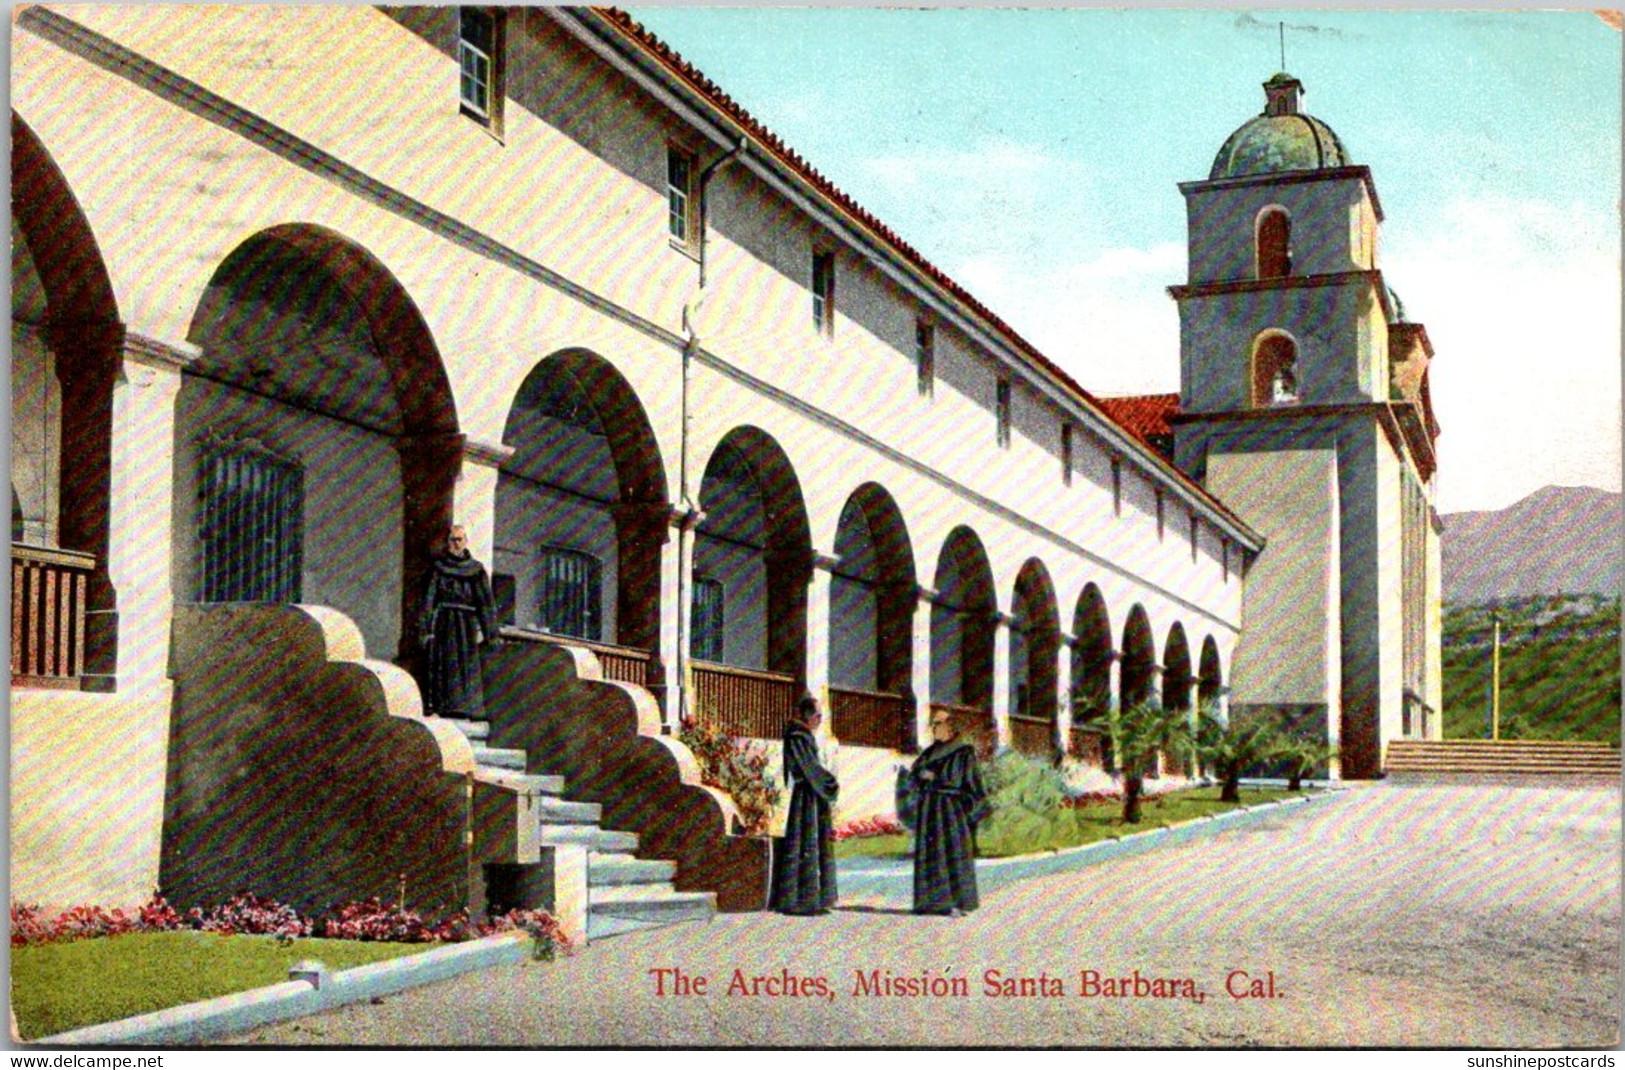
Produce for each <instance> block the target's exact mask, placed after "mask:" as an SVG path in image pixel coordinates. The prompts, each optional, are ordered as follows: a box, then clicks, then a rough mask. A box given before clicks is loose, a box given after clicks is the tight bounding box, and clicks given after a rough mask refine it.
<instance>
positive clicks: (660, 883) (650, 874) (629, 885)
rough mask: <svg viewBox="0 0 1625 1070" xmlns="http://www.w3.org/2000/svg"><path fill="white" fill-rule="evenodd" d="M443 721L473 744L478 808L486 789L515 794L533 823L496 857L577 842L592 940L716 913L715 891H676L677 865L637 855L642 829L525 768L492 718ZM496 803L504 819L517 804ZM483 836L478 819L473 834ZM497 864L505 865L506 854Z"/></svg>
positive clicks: (554, 871) (554, 874) (522, 814)
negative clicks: (626, 827) (613, 825)
mask: <svg viewBox="0 0 1625 1070" xmlns="http://www.w3.org/2000/svg"><path fill="white" fill-rule="evenodd" d="M440 720H444V721H445V723H447V724H450V725H452V726H454V727H455V728H456V729H457V730H458V731H460V732H461V733H462V734H463V735H464V736H466V737H467V738H468V741H469V744H470V745H471V746H472V747H473V750H474V761H475V769H474V783H475V785H476V787H475V796H476V808H477V809H478V808H479V807H480V806H481V803H482V801H484V800H482V798H481V797H482V795H484V794H486V793H492V794H493V795H496V796H497V798H498V799H501V798H504V797H506V798H509V799H511V798H513V797H515V796H517V797H518V800H519V801H518V803H517V811H518V812H517V817H516V820H517V821H519V822H525V823H528V825H527V827H524V828H522V829H520V830H518V832H519V834H518V835H516V836H515V837H514V840H513V842H512V844H511V845H509V846H504V847H493V848H488V851H492V852H494V853H497V854H498V855H499V856H506V855H508V854H510V852H511V853H512V854H514V855H517V856H518V857H519V858H520V859H522V860H523V859H525V858H526V856H527V855H540V854H541V853H543V852H547V851H548V849H557V848H571V847H575V848H580V849H581V850H582V851H584V852H585V856H586V886H587V904H586V905H587V927H586V928H587V938H588V939H589V940H596V939H602V938H604V937H608V936H615V935H618V934H620V933H625V932H632V931H634V930H637V929H647V928H653V927H656V926H660V925H672V924H675V923H677V922H683V921H709V920H710V919H711V918H712V917H713V916H714V915H715V914H716V895H715V894H714V893H711V892H679V891H677V890H676V888H675V887H674V886H673V883H672V882H673V880H674V878H675V877H676V872H677V866H676V863H674V862H670V861H664V860H656V859H644V858H639V857H637V852H638V836H637V834H636V833H633V832H625V831H620V830H615V829H605V828H603V827H602V825H601V823H600V822H601V821H602V819H603V807H602V806H601V805H599V804H598V803H590V802H577V801H572V800H570V799H568V798H566V797H565V790H566V785H565V781H564V778H563V777H562V776H550V775H543V774H534V773H526V772H525V766H526V754H525V752H524V751H523V750H519V749H516V748H503V747H492V746H490V745H489V744H488V742H487V741H488V739H489V737H490V731H491V725H490V723H489V722H487V721H465V720H456V719H450V718H441V719H440ZM495 805H496V806H497V807H500V808H501V809H500V810H499V811H498V813H499V814H500V817H499V820H500V821H501V822H502V823H503V824H506V820H507V814H508V812H509V809H508V808H509V806H512V805H514V804H511V803H505V802H496V803H495ZM480 838H481V833H480V827H479V826H478V825H477V826H476V840H477V841H478V840H479V839H480ZM497 864H498V865H505V864H508V859H507V858H506V857H504V859H503V861H502V862H499V863H497ZM522 864H523V863H521V865H522ZM547 868H550V872H547V873H545V874H544V877H545V878H551V879H552V883H553V888H552V889H550V891H551V892H552V893H553V894H557V893H558V883H557V882H558V880H559V877H560V873H559V868H558V867H556V866H554V867H547ZM496 894H497V895H498V896H499V897H500V896H501V895H503V894H507V893H506V892H505V891H504V890H497V892H496Z"/></svg>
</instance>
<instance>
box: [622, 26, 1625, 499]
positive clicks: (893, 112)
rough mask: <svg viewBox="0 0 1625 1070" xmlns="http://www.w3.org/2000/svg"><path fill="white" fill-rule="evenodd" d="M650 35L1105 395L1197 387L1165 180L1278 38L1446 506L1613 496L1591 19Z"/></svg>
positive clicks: (1615, 394)
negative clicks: (1426, 386) (1424, 340)
mask: <svg viewBox="0 0 1625 1070" xmlns="http://www.w3.org/2000/svg"><path fill="white" fill-rule="evenodd" d="M632 13H633V15H634V17H636V18H638V19H639V20H640V21H642V22H643V23H644V24H645V25H646V26H648V27H649V29H651V30H653V31H654V32H655V33H656V34H657V35H659V36H660V37H662V38H663V39H664V40H666V41H667V42H668V43H669V44H671V45H672V46H673V47H674V48H676V49H677V50H678V51H679V52H681V53H682V54H683V55H684V56H685V57H686V58H687V59H689V60H690V61H692V62H694V63H695V64H696V65H698V66H699V67H700V68H701V69H702V70H703V71H705V72H706V73H707V74H708V75H709V76H711V77H712V78H713V79H714V80H716V81H717V82H718V83H719V84H720V85H721V86H722V87H723V89H724V90H725V91H727V92H728V93H729V94H730V95H732V96H733V97H734V98H735V99H736V100H738V101H739V102H740V103H741V104H743V105H744V106H745V107H746V108H747V109H749V110H750V111H751V112H752V113H753V114H755V115H756V116H757V117H758V118H759V119H761V120H762V121H764V122H765V123H767V124H768V126H770V127H771V128H773V129H774V130H775V131H777V132H778V133H779V134H780V135H782V136H783V137H784V138H785V139H786V140H787V141H788V142H789V143H790V144H791V145H792V146H793V147H794V148H796V149H797V150H798V151H800V152H802V153H803V154H804V155H805V156H806V157H807V158H808V159H809V160H810V161H811V162H812V163H813V165H814V166H815V167H817V168H819V169H820V170H821V171H823V172H824V173H825V174H826V175H828V176H829V177H830V178H831V179H832V180H833V181H835V182H836V183H837V184H838V185H840V186H841V187H842V188H843V189H845V190H846V191H847V192H849V193H850V194H852V195H853V196H854V197H855V198H856V199H857V200H858V201H859V203H861V204H863V205H864V206H865V207H866V208H868V209H870V210H871V211H873V212H874V213H875V214H876V215H878V216H879V217H880V218H881V219H883V220H885V221H886V222H887V223H888V224H889V225H891V226H892V227H893V228H894V229H895V230H897V231H898V232H899V233H900V234H901V235H902V236H903V237H904V238H905V239H907V240H908V241H910V242H911V243H912V244H914V245H915V246H916V247H917V248H919V249H920V251H921V252H923V253H924V254H925V255H926V256H927V257H928V258H930V259H931V260H932V261H934V262H935V263H937V264H938V265H939V266H940V267H942V268H943V269H944V270H946V271H947V272H948V273H949V274H950V275H952V276H953V277H954V278H955V279H957V280H958V281H959V282H960V283H961V284H963V285H964V286H966V287H967V288H968V289H969V290H970V291H971V292H972V293H974V294H976V296H977V297H978V298H980V299H981V300H983V301H984V302H985V303H987V304H988V305H989V306H990V307H992V308H993V309H994V310H995V311H997V312H998V313H999V314H1000V315H1001V316H1003V317H1004V318H1005V319H1007V320H1008V321H1009V322H1011V323H1012V325H1014V326H1015V327H1016V328H1017V329H1018V330H1020V331H1021V332H1022V333H1023V334H1024V335H1026V336H1027V337H1028V338H1029V339H1030V340H1031V341H1033V342H1034V343H1035V344H1037V345H1038V346H1039V347H1040V348H1041V349H1042V350H1044V352H1045V353H1046V354H1048V355H1049V356H1051V357H1052V358H1054V359H1056V360H1057V361H1058V362H1060V363H1061V364H1062V365H1064V366H1065V367H1067V368H1068V370H1070V371H1071V372H1072V373H1073V374H1074V375H1075V376H1076V377H1077V378H1078V379H1079V381H1080V382H1082V383H1083V384H1084V386H1085V387H1087V388H1089V389H1091V390H1093V391H1095V392H1097V393H1101V394H1113V393H1132V392H1140V391H1154V390H1175V389H1177V388H1178V318H1177V315H1176V312H1175V309H1174V305H1173V302H1172V300H1171V299H1169V298H1168V297H1167V295H1166V293H1165V290H1164V288H1165V287H1166V286H1167V285H1169V284H1171V283H1176V282H1180V281H1183V277H1184V272H1185V261H1184V240H1185V219H1184V202H1183V199H1182V198H1181V197H1180V195H1179V192H1178V190H1177V189H1176V188H1175V183H1177V182H1180V181H1189V180H1192V179H1201V178H1205V177H1207V173H1208V168H1209V167H1210V166H1211V165H1212V162H1213V156H1214V153H1215V152H1217V150H1218V147H1219V145H1220V144H1221V143H1222V142H1223V141H1224V139H1225V137H1226V136H1227V135H1228V134H1229V133H1230V132H1231V131H1232V130H1233V129H1235V127H1237V126H1239V125H1240V124H1241V123H1242V122H1243V121H1245V120H1246V119H1247V118H1248V117H1249V116H1252V115H1255V114H1257V113H1258V112H1259V111H1260V110H1261V109H1262V106H1263V91H1262V89H1261V88H1260V83H1262V82H1263V81H1264V79H1266V78H1267V77H1269V75H1270V74H1272V73H1273V72H1274V71H1275V70H1276V69H1278V68H1279V67H1280V48H1279V39H1278V30H1277V23H1279V22H1284V23H1285V24H1286V35H1285V36H1286V58H1287V63H1286V66H1287V69H1288V70H1290V71H1291V72H1292V73H1293V74H1295V75H1296V76H1298V77H1299V78H1300V79H1302V80H1303V82H1304V85H1305V88H1306V90H1307V94H1306V96H1305V99H1304V106H1305V109H1306V110H1307V111H1309V112H1310V113H1311V114H1314V115H1316V116H1317V117H1319V118H1321V119H1323V120H1325V121H1326V122H1328V123H1329V124H1330V125H1331V126H1332V127H1333V128H1334V129H1335V130H1336V131H1337V132H1338V134H1339V136H1340V137H1341V138H1342V139H1343V142H1344V144H1345V145H1346V146H1347V148H1348V150H1349V152H1350V154H1351V156H1352V157H1353V159H1354V160H1355V162H1357V163H1364V164H1368V165H1370V167H1371V168H1372V172H1373V176H1374V178H1375V181H1376V186H1377V190H1378V194H1379V196H1380V197H1381V199H1382V204H1383V208H1384V211H1385V212H1386V214H1387V222H1386V224H1385V226H1384V230H1383V234H1382V242H1381V244H1380V246H1379V263H1380V266H1382V267H1383V269H1384V272H1385V274H1386V276H1387V278H1388V281H1389V283H1390V285H1392V286H1393V287H1394V288H1395V289H1396V290H1397V291H1398V292H1399V293H1400V295H1401V297H1402V298H1403V299H1404V301H1405V303H1406V306H1407V310H1408V311H1409V313H1410V315H1411V317H1412V318H1413V319H1416V320H1420V321H1421V322H1423V323H1425V324H1427V327H1428V332H1429V335H1430V337H1431V338H1432V339H1433V342H1434V346H1435V348H1436V350H1437V358H1436V363H1435V365H1434V374H1433V396H1434V401H1435V406H1436V409H1437V412H1438V416H1439V419H1440V422H1441V424H1443V426H1444V436H1443V437H1442V438H1441V440H1440V461H1441V470H1440V483H1439V504H1440V507H1441V509H1442V510H1443V511H1446V512H1449V511H1455V510H1460V509H1476V508H1498V507H1500V506H1503V505H1506V504H1509V503H1511V502H1512V501H1515V500H1517V499H1518V498H1521V497H1522V496H1524V495H1525V494H1527V493H1529V492H1530V491H1533V490H1535V489H1538V488H1539V487H1541V486H1544V485H1545V484H1548V483H1559V484H1588V485H1594V486H1602V487H1606V488H1608V489H1618V488H1619V485H1620V351H1619V347H1620V318H1619V317H1620V307H1619V306H1620V279H1619V249H1620V227H1619V208H1618V204H1619V196H1620V97H1621V87H1620V70H1621V49H1620V37H1619V33H1618V31H1616V30H1614V29H1612V28H1610V27H1609V26H1607V25H1606V24H1605V23H1604V22H1603V21H1602V20H1601V19H1599V18H1597V17H1596V16H1595V15H1592V14H1589V13H1585V12H1533V13H1524V12H1494V11H1481V12H1471V13H1447V12H1437V11H1411V12H1387V13H1376V12H1285V11H1259V12H1257V13H1252V14H1249V13H1246V12H1240V11H1235V10H1228V11H1183V12H1169V11H1087V10H1069V9H1039V10H1023V11H1014V10H1009V9H971V10H951V11H950V10H874V9H840V8H824V9H820V8H799V9H776V10H775V9H755V8H709V9H707V8H675V7H668V8H634V9H632ZM1511 428H1516V429H1517V431H1518V433H1517V434H1509V433H1508V432H1509V429H1511Z"/></svg>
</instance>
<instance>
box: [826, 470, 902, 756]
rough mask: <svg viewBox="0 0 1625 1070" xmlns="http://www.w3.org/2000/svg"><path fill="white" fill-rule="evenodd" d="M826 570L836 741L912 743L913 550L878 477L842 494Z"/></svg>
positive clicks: (882, 744)
mask: <svg viewBox="0 0 1625 1070" xmlns="http://www.w3.org/2000/svg"><path fill="white" fill-rule="evenodd" d="M835 557H836V559H837V564H836V566H835V571H834V574H833V575H832V576H831V578H830V594H829V599H830V623H829V680H830V714H831V721H832V722H833V723H832V725H831V728H832V729H833V731H834V733H835V736H836V738H838V739H840V740H841V741H842V742H843V743H848V744H858V745H861V746H870V747H887V748H891V749H894V750H905V751H906V750H912V749H914V745H915V733H914V721H915V696H914V687H913V682H912V681H913V662H914V643H913V636H914V605H915V601H916V595H915V578H914V551H913V548H912V547H911V546H910V544H909V538H908V530H907V528H905V527H904V525H903V515H902V513H901V512H900V511H899V510H898V508H897V503H896V502H895V501H893V500H892V496H891V495H890V494H888V493H887V492H886V490H885V489H884V488H883V487H881V486H880V485H879V484H877V483H865V484H864V485H863V486H861V487H859V488H858V489H857V490H855V491H853V493H852V496H851V497H850V498H848V499H847V502H846V507H845V508H844V509H842V510H841V520H840V524H839V526H838V528H837V529H836V533H835Z"/></svg>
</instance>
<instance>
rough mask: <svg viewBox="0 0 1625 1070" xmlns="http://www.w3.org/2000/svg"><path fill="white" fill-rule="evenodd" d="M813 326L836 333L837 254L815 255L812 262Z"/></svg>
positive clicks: (822, 331) (822, 332) (827, 332)
mask: <svg viewBox="0 0 1625 1070" xmlns="http://www.w3.org/2000/svg"><path fill="white" fill-rule="evenodd" d="M812 299H813V305H812V309H813V326H814V327H815V328H817V329H818V332H819V333H820V334H825V335H829V334H834V333H835V254H834V253H814V254H813V262H812Z"/></svg>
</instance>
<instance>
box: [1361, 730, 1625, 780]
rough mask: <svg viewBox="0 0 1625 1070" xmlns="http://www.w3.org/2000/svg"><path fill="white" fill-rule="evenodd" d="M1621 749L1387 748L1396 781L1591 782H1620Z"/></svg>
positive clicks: (1454, 742) (1539, 744) (1416, 743)
mask: <svg viewBox="0 0 1625 1070" xmlns="http://www.w3.org/2000/svg"><path fill="white" fill-rule="evenodd" d="M1619 758H1620V755H1619V748H1618V747H1616V746H1613V745H1611V744H1607V743H1568V742H1549V741H1545V740H1507V739H1503V740H1488V739H1446V740H1420V739H1397V740H1394V741H1393V742H1392V743H1390V744H1388V772H1389V773H1390V774H1391V775H1395V776H1407V777H1414V776H1436V775H1443V776H1461V775H1482V776H1497V777H1501V776H1516V777H1542V776H1544V777H1592V778H1602V777H1605V778H1609V779H1618V778H1619V775H1620V760H1619Z"/></svg>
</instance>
